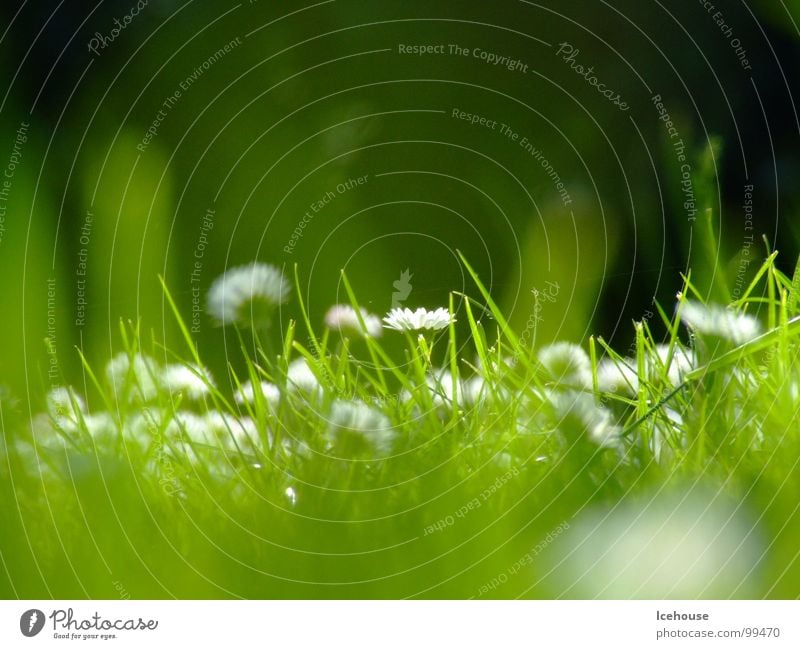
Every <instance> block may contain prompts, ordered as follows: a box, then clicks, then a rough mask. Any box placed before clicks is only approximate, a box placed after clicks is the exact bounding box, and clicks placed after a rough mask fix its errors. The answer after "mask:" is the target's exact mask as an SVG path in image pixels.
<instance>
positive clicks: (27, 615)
mask: <svg viewBox="0 0 800 649" xmlns="http://www.w3.org/2000/svg"><path fill="white" fill-rule="evenodd" d="M43 628H44V613H42V611H40V610H39V609H38V608H32V609H31V610H29V611H25V612H24V613H23V614H22V616H21V617H20V618H19V630H20V631H22V635H24V636H26V637H28V638H32V637H33V636H35V635H36V634H37V633H39V631H41V630H42V629H43Z"/></svg>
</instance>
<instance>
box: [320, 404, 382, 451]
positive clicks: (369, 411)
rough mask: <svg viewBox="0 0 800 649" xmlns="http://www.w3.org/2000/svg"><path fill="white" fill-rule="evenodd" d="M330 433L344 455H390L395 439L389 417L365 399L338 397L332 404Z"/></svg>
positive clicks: (335, 444)
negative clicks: (349, 399)
mask: <svg viewBox="0 0 800 649" xmlns="http://www.w3.org/2000/svg"><path fill="white" fill-rule="evenodd" d="M328 434H329V435H330V438H331V442H332V445H333V448H334V449H335V450H336V452H337V453H339V454H340V455H341V456H342V457H345V458H351V457H357V456H362V455H368V456H374V455H376V454H377V455H386V454H388V453H389V452H390V451H391V449H392V444H393V442H394V438H395V431H394V430H393V428H392V426H391V424H390V422H389V418H388V417H387V416H386V415H384V414H383V413H382V412H381V411H380V410H377V409H375V408H372V407H370V406H368V405H367V404H366V403H363V402H362V401H345V400H343V399H337V400H335V401H334V402H333V404H332V405H331V412H330V417H329V427H328Z"/></svg>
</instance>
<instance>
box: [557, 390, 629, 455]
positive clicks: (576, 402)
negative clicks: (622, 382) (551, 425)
mask: <svg viewBox="0 0 800 649" xmlns="http://www.w3.org/2000/svg"><path fill="white" fill-rule="evenodd" d="M550 403H551V404H552V405H553V409H554V411H555V416H556V426H557V427H558V428H559V430H561V431H563V432H564V433H566V434H567V436H568V437H573V436H575V434H576V433H577V434H578V435H581V434H582V435H585V436H586V437H587V438H588V439H589V440H590V441H592V442H594V443H595V444H598V445H599V446H612V445H614V444H615V443H616V442H617V441H618V440H619V434H620V432H621V431H620V428H619V426H617V425H616V424H614V421H613V419H612V417H611V414H610V412H609V411H608V409H606V408H601V407H599V406H598V405H597V404H596V403H595V401H594V398H593V397H592V396H591V395H589V394H586V393H585V392H574V391H569V392H556V391H552V392H550ZM570 441H573V440H570Z"/></svg>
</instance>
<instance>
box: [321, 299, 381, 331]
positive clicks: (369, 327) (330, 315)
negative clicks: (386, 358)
mask: <svg viewBox="0 0 800 649" xmlns="http://www.w3.org/2000/svg"><path fill="white" fill-rule="evenodd" d="M359 311H360V312H361V319H362V320H363V321H364V327H365V328H366V334H367V335H368V336H372V337H373V338H377V337H378V336H380V335H381V334H382V333H383V329H382V327H381V319H380V318H379V317H378V316H376V315H373V314H371V313H369V312H368V311H367V310H366V309H359ZM325 325H326V326H327V327H328V328H329V329H335V330H337V331H341V332H343V333H348V332H349V333H354V334H356V335H359V336H363V335H364V333H365V329H364V328H362V326H361V323H360V322H359V321H358V313H356V310H355V309H354V308H353V307H351V306H349V305H347V304H336V305H334V306H332V307H331V308H330V309H328V312H327V313H326V314H325Z"/></svg>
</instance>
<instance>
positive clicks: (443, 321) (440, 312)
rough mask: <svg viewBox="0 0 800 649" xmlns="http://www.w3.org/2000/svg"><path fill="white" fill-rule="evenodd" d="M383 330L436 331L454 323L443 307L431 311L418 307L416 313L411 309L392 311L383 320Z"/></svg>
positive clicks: (448, 312)
mask: <svg viewBox="0 0 800 649" xmlns="http://www.w3.org/2000/svg"><path fill="white" fill-rule="evenodd" d="M383 322H384V325H383V326H384V328H386V329H394V330H396V331H417V330H419V329H432V330H433V331H438V330H439V329H444V328H445V327H447V326H448V325H449V324H450V323H451V322H455V320H454V319H453V317H452V316H451V315H450V311H448V310H447V309H446V308H444V307H439V308H438V309H434V310H433V311H428V310H427V309H425V308H423V307H420V308H419V309H417V310H416V311H412V310H411V309H401V308H397V309H392V310H391V311H389V313H388V314H387V315H386V316H385V317H384V318H383Z"/></svg>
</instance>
